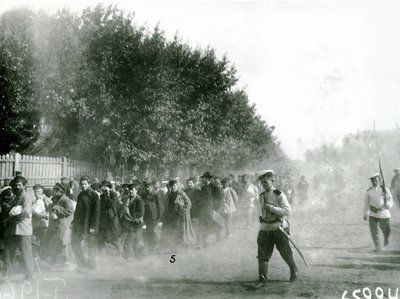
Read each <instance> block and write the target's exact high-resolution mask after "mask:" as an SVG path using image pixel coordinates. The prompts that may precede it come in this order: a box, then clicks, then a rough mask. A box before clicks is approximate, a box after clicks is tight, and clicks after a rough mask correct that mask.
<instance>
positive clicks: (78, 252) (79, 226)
mask: <svg viewBox="0 0 400 299" xmlns="http://www.w3.org/2000/svg"><path fill="white" fill-rule="evenodd" d="M90 182H91V181H90V178H89V177H88V176H86V175H84V176H82V177H81V179H80V181H79V183H80V185H81V189H82V191H81V192H80V193H79V195H78V199H77V203H76V207H75V213H74V220H73V221H72V241H71V244H72V250H73V251H74V256H75V260H76V263H77V264H78V269H77V270H78V271H79V272H86V270H87V269H94V268H96V255H97V250H96V249H97V244H96V243H97V242H96V234H97V233H98V230H99V220H100V199H99V195H98V194H97V193H96V192H95V191H93V190H92V189H91V187H90ZM83 240H85V241H86V242H87V245H88V258H86V257H85V254H84V253H83V250H82V241H83Z"/></svg>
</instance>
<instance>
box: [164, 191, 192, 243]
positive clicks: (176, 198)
mask: <svg viewBox="0 0 400 299" xmlns="http://www.w3.org/2000/svg"><path fill="white" fill-rule="evenodd" d="M191 206H192V204H191V202H190V198H189V197H188V196H187V195H186V193H185V192H183V191H178V192H169V193H168V196H167V200H166V202H165V209H164V213H163V217H162V222H163V231H162V233H163V238H164V239H167V240H169V241H170V242H172V243H174V242H176V243H183V244H186V245H191V244H196V243H197V237H196V233H195V232H194V229H193V226H192V221H191V217H190V209H191ZM175 245H176V244H175Z"/></svg>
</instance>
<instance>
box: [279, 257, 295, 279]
mask: <svg viewBox="0 0 400 299" xmlns="http://www.w3.org/2000/svg"><path fill="white" fill-rule="evenodd" d="M282 257H283V259H284V260H285V262H286V264H287V265H288V266H289V269H290V282H295V281H296V280H297V267H296V263H295V262H294V259H293V254H292V253H290V254H288V255H284V256H282Z"/></svg>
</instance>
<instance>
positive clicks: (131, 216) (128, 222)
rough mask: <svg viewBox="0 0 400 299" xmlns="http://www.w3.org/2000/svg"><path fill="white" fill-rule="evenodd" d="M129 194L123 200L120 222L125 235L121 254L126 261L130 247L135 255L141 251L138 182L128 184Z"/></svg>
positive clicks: (140, 208) (138, 255)
mask: <svg viewBox="0 0 400 299" xmlns="http://www.w3.org/2000/svg"><path fill="white" fill-rule="evenodd" d="M128 189H129V195H128V197H127V198H126V201H125V202H124V207H123V212H122V217H121V223H122V228H123V230H124V233H125V235H126V237H125V241H124V246H123V253H122V256H123V258H124V260H125V261H128V259H129V256H130V253H131V251H132V249H134V253H135V256H136V257H140V256H141V254H142V251H143V226H144V221H143V217H144V202H143V199H141V198H140V196H139V195H138V189H139V184H138V183H137V182H136V183H133V184H129V185H128Z"/></svg>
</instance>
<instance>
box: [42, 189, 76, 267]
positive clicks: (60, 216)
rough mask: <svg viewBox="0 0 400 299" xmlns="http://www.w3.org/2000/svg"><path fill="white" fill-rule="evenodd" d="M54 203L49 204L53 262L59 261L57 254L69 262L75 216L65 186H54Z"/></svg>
mask: <svg viewBox="0 0 400 299" xmlns="http://www.w3.org/2000/svg"><path fill="white" fill-rule="evenodd" d="M53 192H54V196H53V198H52V201H53V203H52V204H51V205H50V206H49V212H50V215H49V218H50V223H49V231H48V235H49V243H48V247H49V252H50V257H51V260H50V261H51V263H52V264H54V263H56V261H57V256H58V255H60V254H62V255H63V256H64V262H65V263H67V262H69V258H70V245H71V222H72V220H73V217H74V204H73V201H72V200H71V199H70V198H69V197H68V196H66V195H65V193H64V192H65V187H64V185H62V184H60V183H56V185H55V186H54V187H53Z"/></svg>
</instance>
